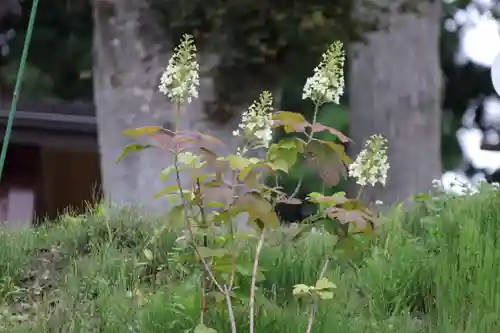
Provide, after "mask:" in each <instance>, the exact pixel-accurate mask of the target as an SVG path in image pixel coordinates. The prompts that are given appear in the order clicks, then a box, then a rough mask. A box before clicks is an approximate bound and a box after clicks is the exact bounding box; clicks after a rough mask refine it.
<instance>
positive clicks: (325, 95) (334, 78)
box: [302, 41, 345, 105]
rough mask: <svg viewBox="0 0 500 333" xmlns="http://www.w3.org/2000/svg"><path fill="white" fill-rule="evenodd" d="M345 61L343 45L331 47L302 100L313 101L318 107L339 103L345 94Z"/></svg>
mask: <svg viewBox="0 0 500 333" xmlns="http://www.w3.org/2000/svg"><path fill="white" fill-rule="evenodd" d="M344 60H345V54H344V51H343V50H342V43H341V42H339V41H337V42H335V43H333V44H332V45H330V47H329V48H328V50H327V51H326V52H325V53H324V54H323V59H322V61H321V62H320V63H319V65H318V66H317V67H316V68H315V69H314V74H313V76H311V77H309V78H308V79H307V81H306V83H305V85H304V90H303V93H302V99H308V98H309V99H311V100H312V101H313V102H314V103H315V104H316V105H322V104H325V103H331V102H334V103H337V104H338V103H339V100H340V96H342V95H343V94H344V85H345V83H344Z"/></svg>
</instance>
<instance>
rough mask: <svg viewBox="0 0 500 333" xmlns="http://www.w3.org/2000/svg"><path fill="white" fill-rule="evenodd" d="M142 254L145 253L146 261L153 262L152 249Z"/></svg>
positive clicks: (145, 250)
mask: <svg viewBox="0 0 500 333" xmlns="http://www.w3.org/2000/svg"><path fill="white" fill-rule="evenodd" d="M142 252H143V253H144V256H145V257H146V259H148V260H149V261H152V260H153V252H151V250H150V249H144V250H143V251H142Z"/></svg>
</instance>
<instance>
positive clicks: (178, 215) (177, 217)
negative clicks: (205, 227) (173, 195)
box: [167, 205, 185, 226]
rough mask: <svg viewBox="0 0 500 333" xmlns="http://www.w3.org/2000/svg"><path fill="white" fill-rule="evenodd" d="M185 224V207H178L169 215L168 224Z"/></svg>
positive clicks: (173, 208) (171, 210)
mask: <svg viewBox="0 0 500 333" xmlns="http://www.w3.org/2000/svg"><path fill="white" fill-rule="evenodd" d="M184 222H185V216H184V206H183V205H176V206H174V207H172V209H170V211H169V212H168V214H167V223H168V224H170V225H173V226H178V225H183V224H184Z"/></svg>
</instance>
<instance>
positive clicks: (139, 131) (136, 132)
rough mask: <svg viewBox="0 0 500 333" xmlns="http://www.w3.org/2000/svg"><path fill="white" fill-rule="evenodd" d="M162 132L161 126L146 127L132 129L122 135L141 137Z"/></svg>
mask: <svg viewBox="0 0 500 333" xmlns="http://www.w3.org/2000/svg"><path fill="white" fill-rule="evenodd" d="M161 130H162V128H161V127H160V126H145V127H137V128H130V129H127V130H125V131H123V132H122V133H123V134H125V135H128V136H132V137H138V136H141V135H152V134H155V133H158V132H159V131H161Z"/></svg>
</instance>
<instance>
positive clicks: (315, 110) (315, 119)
mask: <svg viewBox="0 0 500 333" xmlns="http://www.w3.org/2000/svg"><path fill="white" fill-rule="evenodd" d="M318 111H319V105H318V104H316V105H315V106H314V116H313V121H312V123H311V125H314V124H316V121H317V118H318ZM313 137H314V133H313V131H312V128H311V131H310V132H309V133H307V140H306V146H308V145H309V144H310V143H311V141H312V139H313ZM303 181H304V173H302V175H300V179H299V182H298V183H297V186H295V190H293V192H292V194H291V195H290V197H289V198H290V199H293V198H295V196H297V194H299V191H300V187H301V186H302V182H303Z"/></svg>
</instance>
